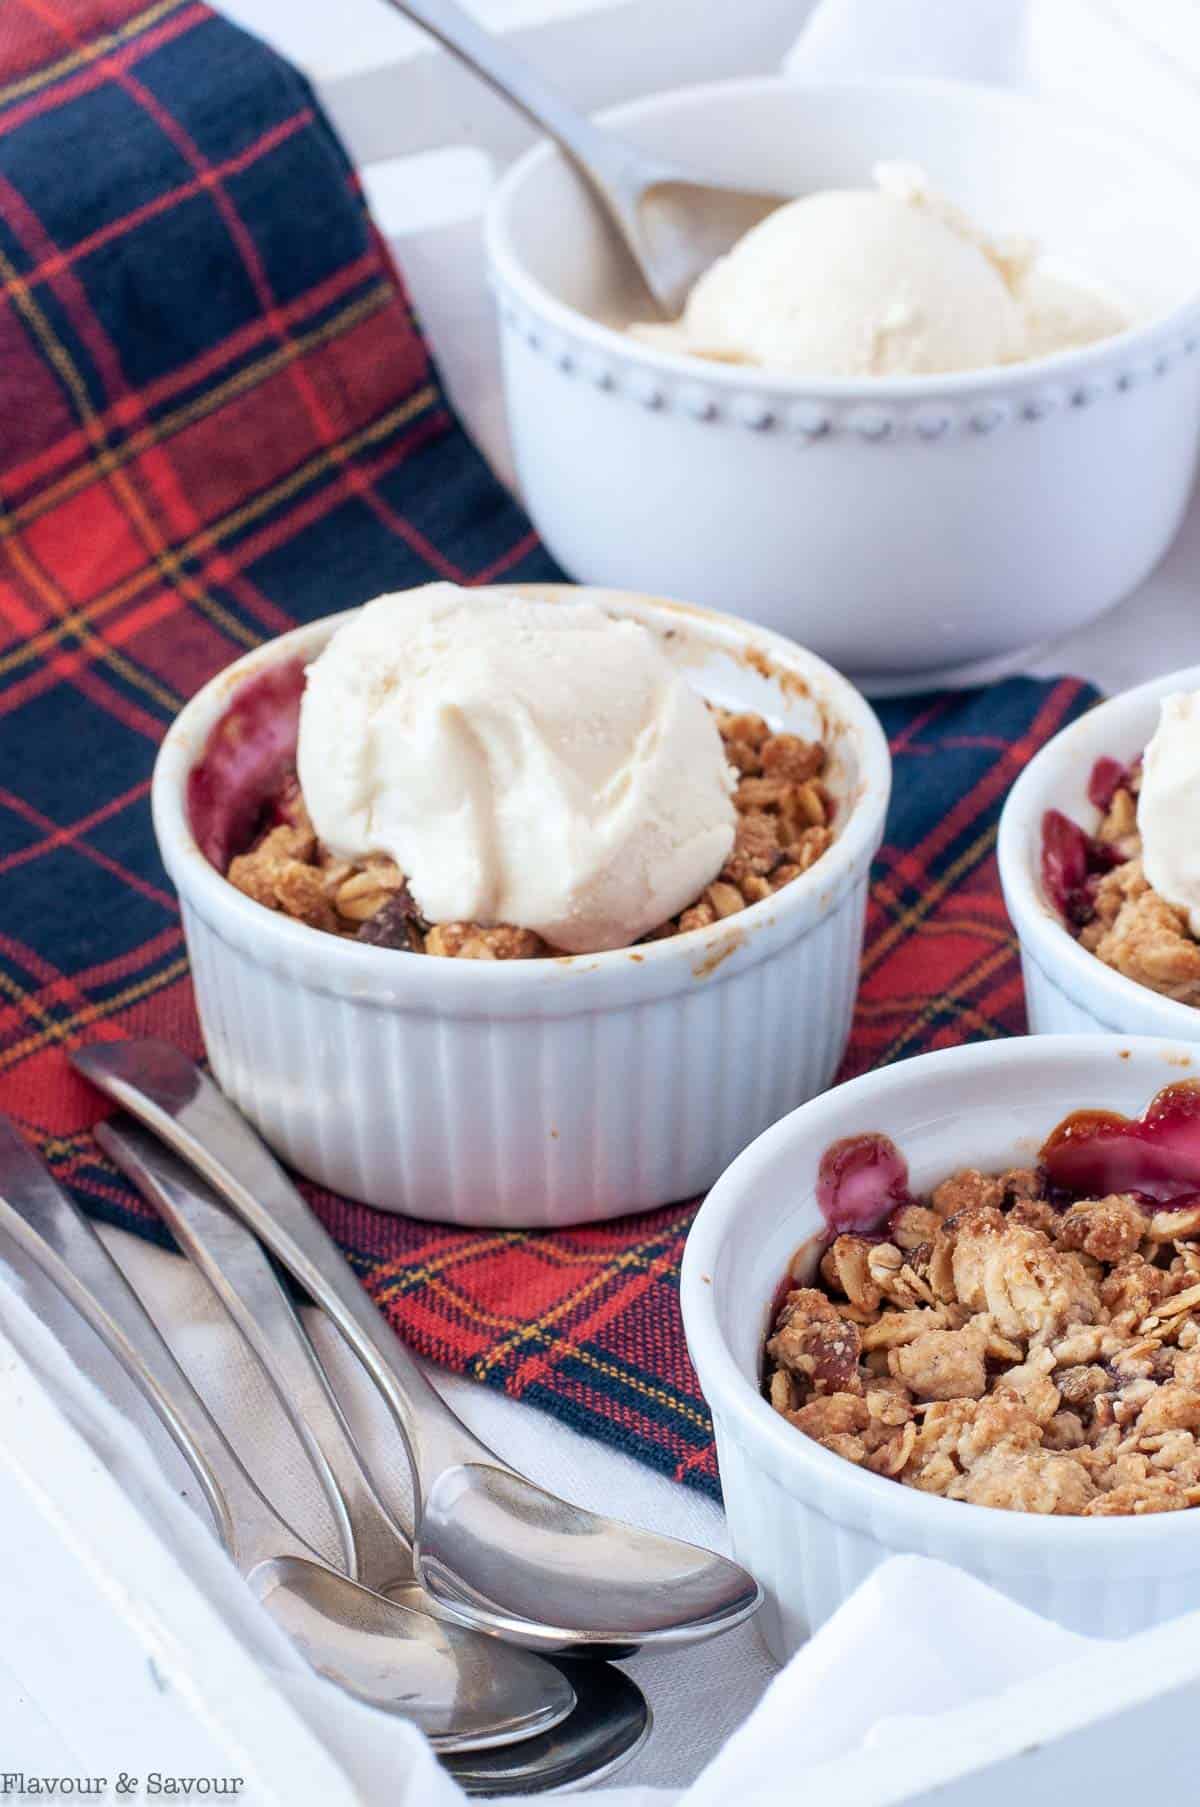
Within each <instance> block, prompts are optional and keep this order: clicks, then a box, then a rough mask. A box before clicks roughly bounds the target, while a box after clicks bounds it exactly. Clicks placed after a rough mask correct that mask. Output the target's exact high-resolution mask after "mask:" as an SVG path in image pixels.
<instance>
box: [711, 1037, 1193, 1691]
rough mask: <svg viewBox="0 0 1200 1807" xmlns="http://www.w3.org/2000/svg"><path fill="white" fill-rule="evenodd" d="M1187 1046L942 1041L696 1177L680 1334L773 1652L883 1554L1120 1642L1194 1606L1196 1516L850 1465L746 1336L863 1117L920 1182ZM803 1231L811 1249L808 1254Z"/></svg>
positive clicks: (1105, 1095)
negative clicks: (1011, 1497)
mask: <svg viewBox="0 0 1200 1807" xmlns="http://www.w3.org/2000/svg"><path fill="white" fill-rule="evenodd" d="M1194 1062H1200V1055H1198V1054H1197V1051H1196V1050H1195V1049H1194V1048H1193V1049H1188V1048H1187V1047H1185V1046H1181V1045H1180V1044H1179V1043H1178V1042H1161V1041H1156V1040H1151V1039H1139V1038H1136V1037H1134V1038H1132V1039H1123V1040H1119V1041H1118V1040H1116V1039H1112V1040H1104V1041H1102V1040H1099V1039H1098V1038H1096V1037H1095V1036H1074V1035H1073V1036H1046V1037H1042V1036H1038V1037H1024V1038H1021V1039H1017V1040H1012V1041H1004V1042H983V1043H974V1044H971V1045H970V1046H967V1047H961V1048H949V1049H943V1050H941V1051H939V1052H938V1053H935V1054H922V1055H919V1056H918V1057H917V1058H916V1059H914V1060H906V1061H902V1062H900V1063H899V1064H898V1065H896V1066H894V1067H888V1068H886V1069H884V1070H883V1071H881V1072H877V1073H868V1074H866V1075H864V1076H863V1078H861V1079H855V1080H853V1081H851V1082H850V1083H849V1084H847V1085H843V1086H838V1087H837V1088H836V1089H835V1090H834V1091H832V1092H828V1093H827V1094H826V1095H825V1096H824V1097H822V1098H817V1099H814V1100H813V1101H812V1102H811V1103H809V1104H806V1105H804V1106H802V1107H801V1109H799V1110H797V1111H793V1113H792V1114H791V1116H789V1117H785V1118H784V1120H783V1122H782V1123H777V1124H775V1126H774V1127H773V1128H772V1129H769V1130H768V1131H767V1132H766V1134H765V1135H763V1136H760V1138H759V1139H758V1141H757V1142H755V1143H754V1145H753V1146H752V1147H751V1148H748V1149H747V1150H746V1151H745V1153H744V1154H742V1155H741V1156H740V1157H739V1158H738V1160H736V1161H735V1162H734V1164H733V1166H732V1167H731V1168H730V1169H729V1171H728V1173H726V1174H723V1175H722V1177H721V1179H720V1180H718V1182H717V1184H716V1185H715V1186H714V1187H713V1189H712V1191H711V1192H710V1193H709V1195H708V1198H707V1199H706V1200H705V1202H704V1204H703V1205H702V1207H701V1209H700V1213H699V1216H698V1217H697V1219H696V1222H695V1224H694V1226H693V1228H692V1232H691V1235H690V1236H689V1238H688V1243H687V1248H686V1250H685V1253H684V1260H683V1278H682V1303H683V1318H684V1324H685V1327H686V1329H687V1338H688V1347H689V1349H690V1350H691V1354H692V1360H693V1361H694V1362H695V1364H696V1370H697V1373H698V1374H699V1376H700V1384H701V1386H702V1388H703V1390H704V1395H705V1398H706V1399H707V1401H708V1404H709V1406H710V1408H711V1410H712V1415H713V1424H714V1427H715V1430H716V1438H717V1457H718V1461H719V1463H720V1470H721V1484H722V1487H723V1488H724V1492H725V1509H726V1512H727V1513H728V1517H729V1528H730V1533H731V1535H732V1538H733V1547H734V1553H735V1555H736V1557H737V1560H738V1561H739V1562H741V1563H742V1564H744V1566H745V1567H746V1568H748V1569H749V1570H750V1571H751V1573H752V1574H753V1575H754V1576H755V1577H756V1578H757V1579H758V1581H759V1582H760V1583H761V1584H762V1587H763V1589H764V1591H765V1593H766V1603H765V1605H764V1607H763V1612H762V1616H761V1618H760V1621H759V1622H760V1624H761V1625H762V1627H763V1631H764V1635H765V1637H766V1640H767V1643H768V1645H769V1647H770V1649H771V1652H772V1655H774V1656H775V1657H776V1658H777V1659H778V1660H779V1661H780V1662H783V1661H786V1659H787V1657H789V1656H790V1655H791V1654H792V1652H793V1651H794V1650H795V1649H796V1648H797V1647H798V1646H799V1645H800V1644H801V1643H802V1642H803V1641H804V1639H805V1638H806V1637H807V1636H808V1634H809V1633H810V1632H811V1631H813V1630H815V1629H816V1627H817V1626H818V1625H820V1624H822V1623H823V1622H824V1620H826V1619H827V1618H829V1616H830V1615H831V1614H832V1613H833V1612H834V1611H836V1609H837V1607H838V1606H839V1605H840V1604H841V1603H842V1601H843V1600H845V1599H846V1597H847V1596H848V1595H849V1594H850V1593H851V1592H853V1590H854V1589H855V1588H856V1587H857V1586H858V1584H859V1582H860V1581H862V1580H864V1579H865V1577H866V1576H867V1575H868V1574H869V1573H870V1572H871V1570H872V1569H873V1568H875V1567H876V1566H877V1565H878V1564H879V1563H881V1562H883V1561H884V1560H885V1559H886V1558H887V1557H889V1556H893V1555H897V1554H900V1553H904V1552H908V1553H915V1554H919V1555H925V1556H940V1557H941V1558H942V1559H943V1560H944V1561H947V1562H952V1563H957V1564H958V1565H959V1566H960V1567H961V1568H964V1569H967V1570H969V1571H970V1573H971V1574H973V1575H977V1576H978V1577H979V1578H980V1579H981V1580H983V1581H986V1582H988V1583H990V1584H991V1585H992V1586H993V1587H996V1588H999V1589H1000V1591H1001V1592H1003V1593H1005V1594H1008V1595H1009V1596H1010V1597H1011V1598H1012V1599H1014V1600H1017V1601H1019V1602H1020V1603H1021V1604H1022V1605H1025V1606H1028V1607H1032V1608H1033V1610H1034V1611H1035V1612H1039V1613H1042V1614H1043V1615H1045V1616H1046V1617H1047V1618H1051V1619H1055V1620H1057V1621H1058V1622H1059V1623H1060V1624H1062V1625H1065V1626H1068V1627H1069V1628H1070V1629H1071V1630H1074V1631H1080V1632H1085V1633H1088V1634H1090V1635H1092V1636H1096V1637H1120V1636H1124V1635H1125V1634H1127V1633H1129V1632H1134V1631H1139V1630H1142V1629H1144V1628H1145V1627H1147V1626H1149V1625H1153V1624H1156V1623H1157V1622H1159V1621H1160V1620H1162V1619H1167V1618H1171V1617H1173V1616H1174V1615H1175V1614H1177V1613H1183V1612H1188V1611H1190V1610H1192V1609H1193V1608H1196V1607H1200V1514H1198V1513H1197V1512H1196V1511H1191V1512H1168V1513H1163V1514H1160V1515H1155V1516H1151V1517H1146V1518H1044V1517H1040V1516H1037V1515H1035V1514H1031V1513H1023V1512H1009V1511H1000V1510H998V1509H996V1508H993V1507H988V1506H974V1505H968V1504H966V1503H964V1502H962V1501H959V1500H947V1499H942V1498H940V1497H937V1496H934V1495H931V1494H926V1493H920V1492H918V1491H916V1490H915V1489H913V1488H910V1487H902V1486H900V1485H899V1483H898V1482H896V1481H890V1480H886V1479H884V1478H883V1477H882V1476H881V1475H874V1474H869V1473H867V1472H866V1471H865V1470H863V1469H861V1468H858V1467H856V1466H855V1465H854V1464H853V1463H852V1462H848V1461H846V1460H845V1459H844V1458H843V1457H841V1456H836V1455H834V1454H833V1453H832V1451H830V1450H827V1449H823V1448H822V1447H821V1445H820V1444H818V1443H815V1442H813V1441H812V1439H811V1438H809V1437H806V1436H804V1435H803V1433H802V1432H800V1431H798V1430H796V1429H795V1428H794V1427H793V1426H792V1425H790V1424H788V1423H787V1421H786V1420H785V1419H784V1418H782V1417H781V1416H780V1415H779V1413H777V1412H776V1411H774V1410H773V1409H772V1408H771V1406H770V1405H768V1403H767V1401H766V1400H765V1399H764V1398H763V1396H762V1391H761V1386H760V1374H761V1363H762V1350H763V1342H764V1338H765V1336H766V1334H767V1326H768V1322H769V1319H770V1315H771V1311H772V1306H773V1303H774V1301H775V1299H776V1297H777V1292H778V1287H779V1284H780V1281H781V1280H782V1278H783V1276H784V1275H785V1273H786V1272H787V1269H788V1263H789V1261H790V1260H791V1258H792V1256H793V1255H794V1254H795V1253H796V1251H797V1249H799V1248H800V1247H801V1246H802V1245H803V1244H804V1243H806V1242H807V1241H808V1240H809V1239H810V1238H813V1237H817V1236H819V1235H820V1233H821V1232H822V1231H823V1229H824V1225H823V1223H822V1220H821V1217H820V1214H819V1212H818V1209H817V1204H816V1198H815V1184H816V1174H817V1166H818V1163H819V1161H820V1159H821V1155H822V1153H823V1151H824V1150H825V1149H826V1148H827V1147H828V1146H829V1144H830V1143H831V1142H834V1141H836V1140H837V1139H838V1138H839V1137H841V1136H847V1135H854V1134H859V1133H861V1132H866V1131H877V1132H880V1133H882V1134H884V1135H887V1136H890V1137H891V1138H892V1139H893V1141H895V1142H896V1143H897V1144H898V1146H899V1147H900V1149H901V1150H902V1152H903V1153H904V1154H905V1155H906V1156H907V1158H908V1162H909V1167H910V1171H911V1177H912V1183H913V1186H914V1188H915V1189H916V1190H917V1191H924V1190H927V1189H928V1188H929V1187H931V1186H933V1185H936V1184H937V1182H938V1181H939V1180H941V1179H944V1178H946V1177H947V1176H948V1175H949V1174H951V1173H953V1172H955V1171H956V1170H957V1169H959V1168H961V1167H980V1168H982V1169H984V1170H985V1171H987V1170H992V1171H1000V1170H1002V1169H1004V1168H1006V1167H1011V1166H1020V1165H1026V1164H1028V1163H1029V1162H1030V1161H1031V1160H1033V1159H1034V1158H1035V1157H1036V1153H1037V1150H1038V1148H1039V1147H1040V1145H1041V1143H1042V1141H1043V1140H1044V1139H1045V1137H1046V1136H1047V1135H1048V1134H1049V1132H1050V1131H1051V1130H1052V1129H1053V1128H1054V1127H1055V1126H1056V1124H1057V1123H1058V1122H1060V1121H1061V1119H1062V1118H1063V1117H1064V1116H1065V1115H1066V1114H1067V1113H1068V1112H1070V1111H1073V1110H1079V1109H1083V1108H1085V1107H1088V1106H1098V1107H1103V1108H1105V1109H1114V1110H1119V1111H1124V1112H1126V1113H1129V1114H1136V1113H1137V1112H1139V1111H1140V1110H1141V1109H1142V1108H1143V1107H1144V1106H1145V1105H1146V1104H1147V1102H1148V1101H1149V1100H1150V1098H1151V1097H1153V1095H1154V1094H1155V1093H1156V1092H1157V1091H1159V1090H1160V1089H1161V1088H1162V1087H1163V1086H1164V1085H1167V1084H1169V1083H1171V1082H1173V1081H1177V1080H1179V1079H1181V1078H1184V1077H1186V1076H1187V1074H1188V1072H1189V1071H1191V1070H1192V1067H1193V1063H1194ZM819 1246H820V1245H819V1244H815V1245H814V1252H815V1249H816V1248H817V1247H819Z"/></svg>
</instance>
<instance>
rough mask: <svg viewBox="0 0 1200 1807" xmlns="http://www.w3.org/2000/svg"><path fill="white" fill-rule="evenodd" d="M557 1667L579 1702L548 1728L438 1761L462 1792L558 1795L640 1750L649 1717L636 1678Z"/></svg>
mask: <svg viewBox="0 0 1200 1807" xmlns="http://www.w3.org/2000/svg"><path fill="white" fill-rule="evenodd" d="M564 1668H565V1669H566V1672H567V1674H568V1675H569V1677H570V1680H571V1685H572V1687H573V1688H574V1689H575V1692H576V1694H577V1695H578V1696H579V1704H578V1706H577V1707H576V1708H575V1711H574V1712H573V1713H572V1714H571V1716H570V1718H569V1719H564V1720H563V1722H562V1724H561V1725H559V1726H555V1728H554V1730H553V1731H552V1732H545V1733H543V1735H542V1736H541V1737H540V1738H530V1739H528V1740H527V1742H526V1743H524V1744H514V1745H507V1746H506V1747H505V1749H504V1750H497V1751H477V1752H473V1753H472V1754H471V1755H469V1756H464V1757H444V1758H443V1759H442V1767H443V1768H444V1769H448V1770H449V1771H450V1774H451V1775H452V1776H453V1777H454V1779H455V1780H456V1782H457V1783H458V1785H459V1787H460V1788H462V1789H463V1790H464V1791H465V1792H466V1793H467V1794H474V1795H485V1796H486V1795H497V1794H502V1795H510V1794H520V1795H527V1794H560V1793H561V1792H562V1791H563V1790H564V1789H567V1788H574V1787H576V1786H577V1785H578V1784H579V1783H581V1782H587V1783H589V1784H591V1783H595V1782H603V1781H605V1780H607V1778H608V1777H609V1776H611V1775H614V1774H615V1773H616V1771H617V1770H618V1769H620V1768H621V1767H622V1766H623V1765H624V1764H626V1763H628V1762H629V1760H630V1758H631V1757H634V1756H636V1754H637V1752H638V1751H639V1750H641V1748H642V1745H643V1744H644V1743H645V1742H646V1739H647V1738H648V1737H649V1736H650V1728H651V1724H652V1720H651V1715H650V1707H649V1704H648V1703H647V1700H646V1697H645V1695H644V1694H643V1693H642V1691H641V1689H640V1688H639V1687H638V1685H637V1683H636V1682H633V1681H630V1679H629V1677H628V1676H627V1675H625V1674H623V1672H622V1671H621V1670H620V1669H614V1668H613V1666H612V1664H611V1663H568V1664H565V1665H564Z"/></svg>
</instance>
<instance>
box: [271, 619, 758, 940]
mask: <svg viewBox="0 0 1200 1807" xmlns="http://www.w3.org/2000/svg"><path fill="white" fill-rule="evenodd" d="M298 770H299V777H300V784H301V788H302V790H303V792H304V798H305V801H306V803H307V805H308V810H309V814H310V815H311V817H312V821H313V826H314V828H315V829H316V831H317V834H318V835H319V836H320V838H321V840H322V841H324V843H325V845H326V846H327V847H328V848H329V849H330V850H331V851H332V852H333V853H334V854H335V855H337V856H339V857H341V858H344V859H355V860H356V859H362V858H363V857H364V856H365V855H367V854H371V853H385V854H388V855H390V856H391V858H392V859H394V860H395V861H396V863H397V865H398V866H399V867H400V868H401V870H402V871H403V872H404V873H405V874H406V876H407V878H408V883H409V889H410V890H411V892H412V894H413V897H414V899H415V900H416V902H417V904H418V906H419V908H420V910H421V912H422V914H423V915H424V916H425V917H427V918H428V919H429V920H430V921H432V922H479V923H484V924H493V923H501V922H503V923H511V924H513V925H515V926H516V927H518V928H526V929H533V930H535V931H536V932H537V933H538V934H540V935H542V936H543V937H544V938H545V939H546V940H547V941H548V942H549V943H550V944H551V946H553V947H556V948H562V949H564V950H565V951H567V952H570V953H586V952H594V951H597V950H599V949H602V948H614V947H627V946H629V945H630V943H631V942H633V941H636V940H637V939H638V937H639V936H640V935H643V934H644V933H645V932H646V930H647V929H651V928H655V927H657V925H658V924H659V923H662V922H665V921H666V920H667V919H668V918H669V917H671V916H673V915H674V914H675V913H676V912H677V911H678V910H680V909H683V908H684V907H685V906H686V905H687V904H689V903H691V902H692V900H693V899H694V898H695V897H696V896H697V895H698V894H699V893H700V892H701V891H702V890H703V888H704V886H705V885H706V884H708V883H709V881H710V880H711V879H713V878H714V877H715V876H716V874H717V872H719V870H720V868H721V866H722V865H723V864H724V862H725V860H726V858H727V856H728V854H729V851H730V848H731V847H732V845H733V835H734V809H733V802H732V791H733V787H734V782H735V780H734V775H733V773H732V772H731V770H730V768H729V766H728V765H727V764H726V761H725V755H724V748H723V746H722V742H721V737H720V734H719V732H718V730H717V726H716V723H715V721H714V719H713V717H712V715H711V714H710V712H709V710H708V709H707V707H706V706H705V704H704V702H703V701H702V700H701V698H700V697H699V696H698V695H697V694H696V692H695V691H694V690H692V689H691V687H690V686H689V685H688V684H687V683H686V681H685V680H684V678H683V677H682V676H681V675H680V673H679V672H678V671H677V670H676V669H675V668H674V667H673V666H672V665H671V663H670V661H669V660H668V659H667V657H666V655H665V653H664V652H663V650H662V648H661V646H660V645H659V644H658V642H657V641H656V640H655V639H654V637H653V635H652V634H650V633H649V632H648V631H647V630H646V629H645V628H644V627H641V626H640V625H639V624H638V623H636V622H633V621H627V620H624V621H623V620H614V619H611V618H610V617H609V616H607V615H606V614H604V613H603V611H602V610H601V609H599V608H597V607H595V606H594V605H593V604H591V603H583V602H579V603H550V602H539V601H533V600H524V599H520V600H518V599H512V598H509V597H505V596H502V595H500V594H498V593H497V592H495V591H488V590H470V591H464V590H459V589H456V588H455V587H454V586H453V585H452V584H431V585H429V586H428V587H426V588H425V589H422V590H415V591H410V592H408V593H406V594H399V595H391V596H380V597H378V598H377V599H376V600H375V601H374V602H371V603H368V604H367V605H366V607H365V608H364V609H362V610H361V611H360V613H359V614H358V615H357V616H356V617H355V618H354V619H353V620H352V621H349V622H347V624H346V625H345V626H344V627H341V628H339V629H338V631H337V632H336V633H335V634H334V635H333V637H332V639H331V640H330V641H329V643H328V644H327V646H326V647H325V649H324V651H323V652H322V653H321V654H320V656H319V657H318V658H317V659H316V660H315V661H314V663H313V664H312V665H310V666H309V668H308V674H307V683H306V688H305V692H304V698H303V702H302V704H301V710H300V744H299V752H298Z"/></svg>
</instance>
